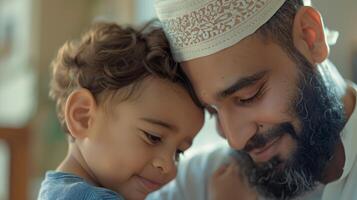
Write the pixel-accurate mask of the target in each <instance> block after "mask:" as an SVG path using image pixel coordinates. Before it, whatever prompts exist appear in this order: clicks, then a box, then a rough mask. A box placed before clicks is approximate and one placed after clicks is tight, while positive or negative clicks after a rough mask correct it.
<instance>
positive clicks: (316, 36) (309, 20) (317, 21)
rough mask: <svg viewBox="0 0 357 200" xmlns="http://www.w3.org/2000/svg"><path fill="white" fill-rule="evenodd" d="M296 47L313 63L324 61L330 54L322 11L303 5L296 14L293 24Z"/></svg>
mask: <svg viewBox="0 0 357 200" xmlns="http://www.w3.org/2000/svg"><path fill="white" fill-rule="evenodd" d="M293 40H294V45H295V47H296V48H297V49H298V50H299V51H300V52H301V53H302V54H303V55H305V56H306V57H307V58H308V60H310V62H313V64H317V63H321V62H323V61H324V60H325V59H326V58H327V57H328V54H329V47H328V45H327V42H326V38H325V33H324V25H323V21H322V18H321V15H320V13H319V12H318V11H317V10H315V9H314V8H312V7H309V6H303V7H301V8H300V9H299V10H298V12H297V13H296V15H295V18H294V25H293Z"/></svg>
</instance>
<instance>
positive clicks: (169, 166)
mask: <svg viewBox="0 0 357 200" xmlns="http://www.w3.org/2000/svg"><path fill="white" fill-rule="evenodd" d="M153 166H154V167H155V168H156V169H158V170H159V171H160V173H161V174H165V175H170V176H173V177H175V176H176V173H177V168H176V163H175V160H174V158H173V157H172V156H164V157H157V158H156V159H154V160H153Z"/></svg>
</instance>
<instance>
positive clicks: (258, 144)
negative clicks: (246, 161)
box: [243, 122, 298, 153]
mask: <svg viewBox="0 0 357 200" xmlns="http://www.w3.org/2000/svg"><path fill="white" fill-rule="evenodd" d="M285 134H289V135H290V136H291V137H292V138H294V139H297V138H298V136H297V135H296V132H295V129H294V126H293V125H292V124H291V123H290V122H283V123H281V124H278V125H275V126H274V127H272V128H270V129H269V130H267V131H265V132H264V133H256V134H255V135H254V136H253V137H252V138H251V139H250V140H249V141H248V143H247V144H246V145H245V147H244V148H243V151H244V152H246V153H249V152H250V151H252V150H254V149H259V148H262V147H264V146H265V145H266V144H268V143H269V142H271V141H273V140H274V139H276V138H279V137H281V136H283V135H285Z"/></svg>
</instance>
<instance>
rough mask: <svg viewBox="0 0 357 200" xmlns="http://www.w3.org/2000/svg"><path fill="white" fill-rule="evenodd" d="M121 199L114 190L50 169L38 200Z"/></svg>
mask: <svg viewBox="0 0 357 200" xmlns="http://www.w3.org/2000/svg"><path fill="white" fill-rule="evenodd" d="M56 199H58V200H59V199H61V200H67V199H76V200H77V199H78V200H92V199H105V200H123V198H122V197H120V196H119V195H118V194H117V193H115V192H114V191H111V190H108V189H105V188H101V187H96V186H92V185H90V184H88V183H87V182H86V181H85V180H84V179H82V178H81V177H78V176H76V175H74V174H70V173H64V172H54V171H50V172H47V173H46V177H45V180H44V181H43V182H42V184H41V189H40V193H39V196H38V200H56Z"/></svg>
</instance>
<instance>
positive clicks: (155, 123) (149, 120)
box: [140, 117, 177, 130]
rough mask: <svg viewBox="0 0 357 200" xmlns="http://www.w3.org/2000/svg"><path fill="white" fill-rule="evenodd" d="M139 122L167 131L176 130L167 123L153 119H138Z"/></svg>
mask: <svg viewBox="0 0 357 200" xmlns="http://www.w3.org/2000/svg"><path fill="white" fill-rule="evenodd" d="M140 119H141V120H144V121H146V122H149V123H151V124H154V125H159V126H162V127H164V128H167V129H170V130H176V129H177V128H176V127H175V126H174V125H172V124H169V123H167V122H163V121H161V120H158V119H153V118H147V117H142V118H140Z"/></svg>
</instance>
